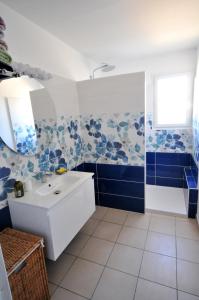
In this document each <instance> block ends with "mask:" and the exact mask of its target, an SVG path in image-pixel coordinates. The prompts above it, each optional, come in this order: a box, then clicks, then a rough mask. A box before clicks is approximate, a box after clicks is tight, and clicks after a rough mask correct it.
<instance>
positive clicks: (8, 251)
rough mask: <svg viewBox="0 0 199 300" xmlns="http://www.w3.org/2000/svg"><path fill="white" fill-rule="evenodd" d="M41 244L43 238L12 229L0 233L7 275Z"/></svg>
mask: <svg viewBox="0 0 199 300" xmlns="http://www.w3.org/2000/svg"><path fill="white" fill-rule="evenodd" d="M41 242H42V238H41V237H38V236H35V235H32V234H29V233H25V232H22V231H19V230H15V229H11V228H6V229H4V230H3V231H2V232H0V244H1V247H2V252H3V257H4V261H5V266H6V271H7V273H9V274H10V273H11V272H12V271H13V270H14V269H15V267H16V266H17V265H18V264H19V263H20V262H21V261H23V260H24V259H25V258H26V257H27V256H28V254H29V253H31V252H32V250H34V249H35V247H36V246H38V245H39V244H41Z"/></svg>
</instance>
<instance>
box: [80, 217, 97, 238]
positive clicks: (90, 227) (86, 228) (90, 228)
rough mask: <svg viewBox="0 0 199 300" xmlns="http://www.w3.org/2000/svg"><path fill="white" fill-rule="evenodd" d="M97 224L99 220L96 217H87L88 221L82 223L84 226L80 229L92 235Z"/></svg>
mask: <svg viewBox="0 0 199 300" xmlns="http://www.w3.org/2000/svg"><path fill="white" fill-rule="evenodd" d="M98 224H99V220H97V219H89V220H88V222H86V224H85V225H84V227H83V228H82V229H81V232H83V233H85V234H88V235H92V234H93V232H94V231H95V229H96V228H97V225H98Z"/></svg>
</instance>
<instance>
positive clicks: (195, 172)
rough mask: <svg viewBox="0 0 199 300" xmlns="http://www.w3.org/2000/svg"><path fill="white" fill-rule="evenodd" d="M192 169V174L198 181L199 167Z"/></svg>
mask: <svg viewBox="0 0 199 300" xmlns="http://www.w3.org/2000/svg"><path fill="white" fill-rule="evenodd" d="M191 170H192V174H193V177H194V179H195V181H196V182H198V168H197V167H192V168H191Z"/></svg>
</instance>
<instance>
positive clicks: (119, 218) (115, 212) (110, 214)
mask: <svg viewBox="0 0 199 300" xmlns="http://www.w3.org/2000/svg"><path fill="white" fill-rule="evenodd" d="M127 215H128V213H127V211H125V210H120V209H109V210H108V211H107V213H106V214H105V216H104V218H103V220H104V221H107V222H112V223H116V224H121V225H122V224H124V222H125V220H126V217H127Z"/></svg>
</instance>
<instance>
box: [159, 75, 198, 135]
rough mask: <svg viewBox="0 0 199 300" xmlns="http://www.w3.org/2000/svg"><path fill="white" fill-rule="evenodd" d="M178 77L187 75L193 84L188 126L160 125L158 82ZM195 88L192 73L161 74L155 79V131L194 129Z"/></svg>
mask: <svg viewBox="0 0 199 300" xmlns="http://www.w3.org/2000/svg"><path fill="white" fill-rule="evenodd" d="M177 75H187V76H188V77H189V79H190V82H191V92H190V99H191V101H190V107H189V118H188V120H189V121H188V122H187V123H186V124H179V125H178V124H165V125H159V124H158V123H157V113H158V108H157V107H158V99H157V82H158V80H159V79H161V78H170V77H175V76H177ZM193 86H194V74H193V73H192V72H178V73H169V74H166V75H165V74H159V75H157V76H155V77H154V84H153V91H154V93H153V94H154V95H153V98H154V104H153V128H154V129H157V130H158V129H188V128H192V113H193Z"/></svg>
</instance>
